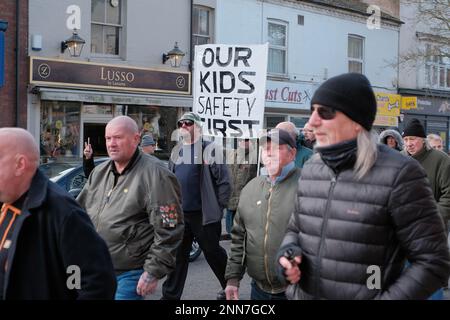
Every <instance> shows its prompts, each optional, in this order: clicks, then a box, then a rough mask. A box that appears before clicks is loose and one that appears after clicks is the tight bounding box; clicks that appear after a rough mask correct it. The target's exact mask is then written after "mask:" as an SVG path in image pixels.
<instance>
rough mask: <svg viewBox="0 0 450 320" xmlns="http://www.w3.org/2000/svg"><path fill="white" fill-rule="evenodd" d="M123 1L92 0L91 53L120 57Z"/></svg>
mask: <svg viewBox="0 0 450 320" xmlns="http://www.w3.org/2000/svg"><path fill="white" fill-rule="evenodd" d="M122 2H123V1H122V0H92V2H91V53H94V54H104V55H119V47H120V41H121V33H122V27H123V26H122V18H121V17H122Z"/></svg>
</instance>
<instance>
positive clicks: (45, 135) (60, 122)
mask: <svg viewBox="0 0 450 320" xmlns="http://www.w3.org/2000/svg"><path fill="white" fill-rule="evenodd" d="M80 109H81V107H80V103H77V102H65V101H43V103H42V107H41V121H40V123H41V128H40V134H41V139H40V153H41V159H42V162H44V163H45V162H48V161H49V160H50V159H52V160H55V159H58V158H61V157H65V158H74V157H78V155H79V153H80Z"/></svg>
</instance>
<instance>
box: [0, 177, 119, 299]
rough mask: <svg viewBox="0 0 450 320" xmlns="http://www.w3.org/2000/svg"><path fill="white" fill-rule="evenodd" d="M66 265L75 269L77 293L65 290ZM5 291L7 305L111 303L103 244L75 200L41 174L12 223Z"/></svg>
mask: <svg viewBox="0 0 450 320" xmlns="http://www.w3.org/2000/svg"><path fill="white" fill-rule="evenodd" d="M70 266H78V267H79V270H80V276H81V277H80V279H81V283H80V284H81V285H80V289H76V288H75V289H69V288H68V285H67V282H69V284H70V283H73V282H72V281H71V276H73V275H74V274H75V273H74V272H73V271H71V268H69V267H70ZM68 280H69V281H68ZM3 290H4V291H3V293H4V295H3V296H4V298H5V299H9V300H11V299H24V300H37V299H64V300H74V299H113V298H114V294H115V290H116V277H115V274H114V269H113V265H112V262H111V257H110V255H109V252H108V248H107V247H106V244H105V242H104V241H103V240H102V239H101V238H100V236H99V235H98V234H97V232H96V231H95V229H94V226H93V225H92V222H91V220H90V219H89V216H88V215H87V214H86V212H84V211H83V210H82V209H81V208H80V206H79V205H78V204H77V202H76V201H75V199H73V198H72V197H71V196H70V195H69V194H68V193H67V192H65V191H64V190H63V189H61V188H60V187H58V186H57V185H56V184H54V183H53V182H50V181H49V180H48V178H46V177H45V176H44V175H43V174H42V172H41V171H39V170H37V171H36V174H35V175H34V177H33V180H32V182H31V186H30V188H29V190H28V194H27V197H26V199H25V201H24V204H23V208H22V212H21V214H20V215H19V216H18V218H17V220H16V223H15V227H14V231H13V234H12V245H11V247H10V249H9V252H8V268H7V270H6V274H5V287H4V288H3Z"/></svg>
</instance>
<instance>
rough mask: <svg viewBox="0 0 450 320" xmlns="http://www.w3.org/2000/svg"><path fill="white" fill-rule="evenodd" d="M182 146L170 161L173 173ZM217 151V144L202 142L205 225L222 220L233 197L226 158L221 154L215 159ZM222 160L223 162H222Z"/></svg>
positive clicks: (201, 179)
mask: <svg viewBox="0 0 450 320" xmlns="http://www.w3.org/2000/svg"><path fill="white" fill-rule="evenodd" d="M181 146H182V145H181V144H179V145H177V146H175V148H174V149H173V150H172V155H171V157H170V160H169V170H170V171H172V172H175V163H176V162H177V160H178V157H179V151H180V148H181ZM215 147H216V148H215ZM205 149H206V152H205ZM209 151H211V152H209ZM217 151H218V152H221V148H219V147H218V146H217V145H216V144H213V143H212V142H207V141H203V142H202V153H203V155H202V163H203V164H202V167H201V175H200V192H201V197H202V214H203V225H207V224H210V223H214V222H218V221H220V220H222V216H223V209H224V208H226V207H227V204H228V200H229V199H230V195H231V182H230V174H229V171H228V167H227V165H226V164H225V163H224V162H225V161H224V159H225V157H223V154H221V155H220V156H219V155H218V157H217V158H215V157H214V156H215V152H217ZM217 160H218V161H217ZM220 160H223V161H222V162H220ZM217 162H218V163H217Z"/></svg>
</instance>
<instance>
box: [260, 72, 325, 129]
mask: <svg viewBox="0 0 450 320" xmlns="http://www.w3.org/2000/svg"><path fill="white" fill-rule="evenodd" d="M317 87H318V84H315V83H311V82H285V81H273V80H267V83H266V108H265V112H264V127H265V128H267V129H271V128H274V127H275V126H276V125H277V124H278V123H280V122H283V121H291V122H293V123H294V124H295V126H296V127H297V128H303V127H304V125H305V123H306V122H308V119H309V116H310V113H311V105H310V104H311V98H312V96H313V94H314V91H315V90H316V89H317Z"/></svg>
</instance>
